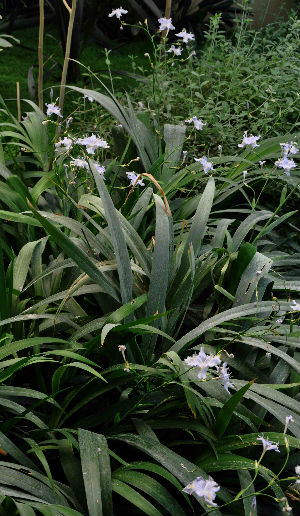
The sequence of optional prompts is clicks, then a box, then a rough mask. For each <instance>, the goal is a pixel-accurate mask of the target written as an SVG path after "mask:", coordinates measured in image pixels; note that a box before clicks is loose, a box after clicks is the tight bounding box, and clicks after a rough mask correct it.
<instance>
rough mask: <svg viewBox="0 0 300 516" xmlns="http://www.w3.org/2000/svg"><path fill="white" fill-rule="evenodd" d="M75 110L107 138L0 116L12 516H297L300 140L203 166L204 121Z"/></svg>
mask: <svg viewBox="0 0 300 516" xmlns="http://www.w3.org/2000/svg"><path fill="white" fill-rule="evenodd" d="M154 37H155V36H151V38H153V40H154ZM224 44H225V43H224ZM167 48H168V47H166V42H163V43H162V46H161V45H159V46H158V50H157V48H156V47H155V52H157V54H155V55H154V57H153V59H154V58H155V59H157V63H158V67H159V66H160V64H159V63H161V59H163V58H164V55H165V53H166V50H167ZM159 52H162V54H161V56H160V55H159ZM175 66H177V64H176V65H175ZM231 66H233V64H231ZM174 68H175V67H174ZM158 70H159V68H157V70H156V71H154V75H155V74H156V73H158ZM153 86H154V88H157V90H156V93H157V95H158V103H159V104H156V107H155V109H156V108H157V106H158V105H160V106H161V108H162V109H163V104H162V103H160V102H161V101H160V100H159V95H160V93H159V86H158V83H157V76H156V77H154V78H153ZM177 87H178V88H179V92H180V91H182V90H181V89H180V87H179V86H177ZM274 87H275V86H274ZM100 90H101V91H100ZM68 91H69V93H68V94H70V95H73V96H74V98H75V97H76V99H77V100H76V102H77V105H78V106H80V104H81V103H83V102H86V100H87V99H88V101H89V102H90V103H91V104H92V105H93V110H94V111H95V112H97V123H98V126H97V128H96V129H94V132H97V135H95V134H90V133H89V134H88V136H87V135H86V133H88V127H89V126H88V125H87V130H86V133H84V134H83V132H80V133H78V131H76V128H77V127H78V126H77V125H76V124H75V125H74V126H73V125H72V120H71V118H70V116H67V117H65V118H64V117H63V116H62V113H61V112H60V110H59V109H58V105H57V104H56V103H55V102H53V99H52V102H50V103H48V104H47V109H46V111H47V113H46V114H44V113H43V112H42V110H40V109H39V108H38V107H37V106H36V105H35V104H34V103H33V102H32V101H26V103H24V104H23V108H24V110H26V111H27V110H28V112H26V114H24V117H25V118H24V119H23V120H22V121H21V122H19V121H18V120H17V119H16V118H15V117H14V115H13V114H11V113H10V111H9V110H8V108H7V106H6V103H5V102H4V100H3V99H1V105H2V107H1V109H2V111H1V118H2V119H4V120H5V121H4V122H3V123H1V126H0V127H1V145H0V176H1V177H0V218H1V220H2V222H3V223H2V225H1V228H0V360H1V361H0V380H1V384H0V405H1V409H2V410H1V416H0V456H1V457H0V458H1V460H0V514H1V516H2V515H3V516H39V515H45V516H113V515H115V516H119V515H120V516H121V515H130V516H131V515H132V516H134V515H150V516H162V515H168V514H169V515H171V516H185V515H186V516H189V515H201V516H204V515H208V514H212V515H213V516H233V515H234V516H261V515H267V514H274V515H280V514H282V513H283V512H288V513H289V514H293V513H294V514H296V511H297V507H298V506H299V473H300V471H299V434H300V432H299V428H300V410H299V403H298V401H297V400H298V397H299V384H300V383H299V375H300V367H299V351H298V348H299V333H300V332H299V324H298V313H299V311H300V304H299V301H297V295H298V294H297V293H298V292H299V290H300V281H299V276H298V275H297V270H296V267H297V264H298V263H299V242H298V241H297V232H298V227H297V208H296V205H297V199H298V192H299V166H298V162H297V159H298V157H299V150H298V149H299V143H300V141H299V135H298V134H297V133H296V131H292V121H291V125H290V126H289V127H288V128H289V129H291V131H290V132H288V131H285V133H284V134H283V133H282V134H280V135H274V134H272V136H271V137H263V135H261V136H258V135H257V136H253V135H248V134H244V136H243V130H244V129H245V127H243V129H242V130H241V131H240V134H239V138H238V140H237V143H239V146H238V145H236V146H235V148H234V149H233V145H232V142H231V143H230V144H229V147H230V148H231V149H232V150H231V152H230V155H229V154H228V155H227V154H225V153H224V152H222V153H220V152H216V154H215V155H213V153H212V152H211V156H212V157H209V156H208V155H207V156H203V152H202V153H201V154H199V145H198V140H197V137H198V136H197V135H199V134H200V133H199V131H200V130H201V125H202V122H201V120H200V118H199V111H197V112H195V111H194V110H195V108H196V104H191V105H190V110H188V111H187V112H186V114H185V115H184V116H185V117H186V119H188V118H189V117H190V116H191V117H194V118H191V120H188V122H187V123H186V124H183V123H179V124H175V123H174V121H173V122H172V121H171V122H172V123H164V117H163V116H162V117H161V118H160V119H159V120H158V118H157V117H156V118H155V120H154V121H151V118H149V117H147V116H146V117H145V116H141V115H140V114H139V113H137V111H136V110H135V108H134V107H133V106H134V105H133V104H132V102H131V100H130V98H129V97H128V96H127V98H126V97H124V98H123V99H122V101H121V100H120V98H119V97H118V98H117V97H116V96H115V95H114V93H113V92H112V91H110V90H109V89H108V88H107V87H106V86H104V85H103V84H102V83H101V85H100V86H99V89H98V90H93V89H82V88H79V87H75V86H72V87H70V88H69V89H68ZM83 99H84V100H83ZM156 101H157V100H156ZM187 102H188V101H187ZM174 109H176V108H175V107H174ZM181 109H183V110H184V106H181ZM224 113H225V112H224ZM200 114H201V115H202V118H203V124H206V125H207V131H208V132H207V133H205V132H204V130H203V133H202V132H201V135H202V137H203V138H205V134H206V135H207V134H209V130H212V131H213V127H211V126H210V121H209V119H208V118H204V113H202V112H200ZM77 116H78V115H77ZM108 116H109V117H110V118H109V119H108ZM196 116H198V118H196ZM112 119H113V125H112V126H111V128H110V130H109V132H108V120H110V121H111V120H112ZM101 121H102V126H101ZM190 122H191V123H192V125H193V128H191V125H190ZM90 123H91V124H92V123H94V122H90ZM241 127H242V123H241ZM253 127H254V128H255V130H256V129H257V126H255V124H254V125H253ZM102 129H103V131H105V132H102ZM235 130H236V131H238V126H236V128H235ZM251 130H252V127H251ZM255 130H253V132H254V133H255ZM55 132H56V133H57V134H59V136H58V137H55V136H54V133H55ZM211 134H212V133H211ZM235 137H237V133H236V134H235V136H234V135H233V141H235ZM206 144H207V146H208V147H209V146H210V141H209V138H208V139H207V140H206ZM225 147H226V146H225ZM212 148H213V146H212ZM184 149H186V150H184ZM193 155H196V156H199V158H197V159H196V160H193V159H192V156H193ZM294 298H296V299H294ZM295 468H296V469H295ZM224 472H226V474H225V475H224ZM293 511H294V512H293Z"/></svg>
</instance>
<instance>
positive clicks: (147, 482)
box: [113, 470, 185, 516]
mask: <svg viewBox="0 0 300 516" xmlns="http://www.w3.org/2000/svg"><path fill="white" fill-rule="evenodd" d="M113 479H114V480H121V481H122V482H126V483H127V484H131V485H132V486H134V487H136V488H137V489H139V490H140V491H143V492H144V493H146V494H147V495H149V496H151V497H152V498H153V499H154V500H155V501H156V502H158V503H159V504H160V505H161V506H162V507H163V508H164V509H165V510H166V511H167V513H168V514H171V515H172V516H173V515H174V514H176V516H184V515H185V512H184V511H183V510H182V507H181V506H180V505H179V504H178V502H177V501H176V500H175V498H174V497H173V496H172V495H171V494H170V493H169V492H168V491H167V489H166V488H165V487H163V486H162V485H161V484H160V483H159V482H158V481H157V480H155V479H153V478H152V477H150V476H149V475H145V473H140V472H139V471H126V470H119V471H117V472H115V473H114V475H113Z"/></svg>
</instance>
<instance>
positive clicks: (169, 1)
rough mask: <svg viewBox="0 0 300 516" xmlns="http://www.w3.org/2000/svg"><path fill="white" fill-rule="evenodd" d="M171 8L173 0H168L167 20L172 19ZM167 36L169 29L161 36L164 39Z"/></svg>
mask: <svg viewBox="0 0 300 516" xmlns="http://www.w3.org/2000/svg"><path fill="white" fill-rule="evenodd" d="M171 8H172V0H166V8H165V18H170V16H171ZM167 34H168V29H165V30H164V31H163V32H162V34H161V36H162V38H166V37H167Z"/></svg>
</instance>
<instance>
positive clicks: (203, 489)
mask: <svg viewBox="0 0 300 516" xmlns="http://www.w3.org/2000/svg"><path fill="white" fill-rule="evenodd" d="M219 489H220V486H219V485H218V484H217V483H216V482H215V481H214V479H213V478H211V477H208V479H207V480H205V479H204V478H203V477H197V478H195V480H193V481H192V482H190V483H189V484H188V485H187V486H186V487H185V488H184V489H183V490H182V491H183V492H184V493H187V494H192V493H195V494H196V495H197V496H199V497H200V498H204V500H205V502H206V503H207V504H209V505H212V506H213V507H217V504H216V503H215V502H214V499H215V498H216V494H217V492H218V491H219Z"/></svg>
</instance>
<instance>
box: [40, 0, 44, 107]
mask: <svg viewBox="0 0 300 516" xmlns="http://www.w3.org/2000/svg"><path fill="white" fill-rule="evenodd" d="M39 2H40V28H39V47H38V57H39V78H38V99H39V108H40V109H41V110H42V111H43V65H44V63H43V51H44V48H43V47H44V23H45V22H44V0H39Z"/></svg>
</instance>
